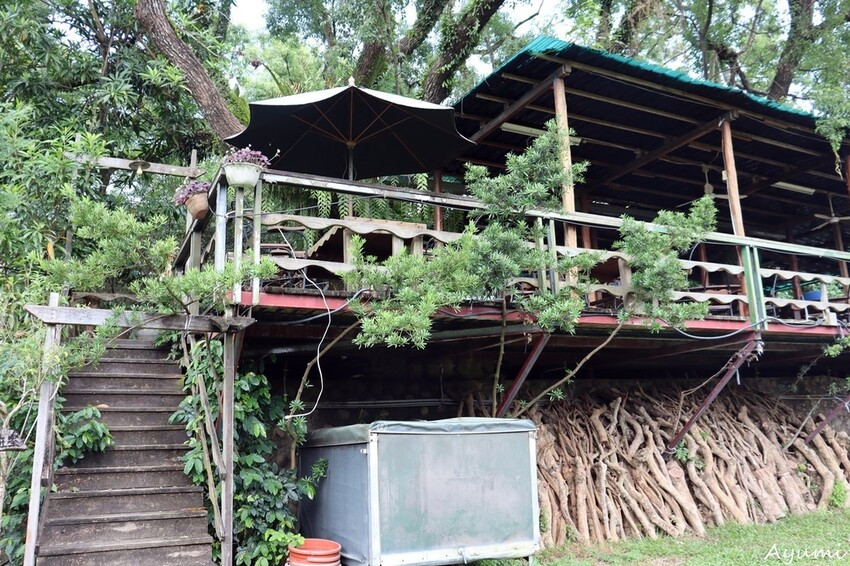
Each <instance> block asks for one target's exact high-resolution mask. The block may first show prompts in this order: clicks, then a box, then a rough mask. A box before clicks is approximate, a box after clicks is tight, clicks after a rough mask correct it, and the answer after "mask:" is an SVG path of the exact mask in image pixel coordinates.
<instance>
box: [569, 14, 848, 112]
mask: <svg viewBox="0 0 850 566" xmlns="http://www.w3.org/2000/svg"><path fill="white" fill-rule="evenodd" d="M566 14H567V16H568V17H569V18H570V19H571V20H572V21H573V22H574V24H575V27H574V29H573V33H574V34H575V37H574V38H569V39H575V40H576V41H578V42H580V43H584V44H586V45H593V46H596V47H600V48H602V49H606V50H608V51H611V52H614V53H619V54H622V55H626V56H629V57H637V58H639V59H646V60H650V61H653V62H656V63H660V64H663V65H667V66H674V67H678V68H679V69H681V70H684V71H686V72H688V73H690V74H692V75H695V76H700V77H701V78H704V79H708V80H713V81H717V82H721V83H724V84H728V85H730V86H736V87H739V88H741V89H743V90H746V91H749V92H751V93H753V94H758V95H761V96H767V97H769V98H772V99H774V100H778V101H782V102H787V103H790V104H795V103H796V104H801V105H802V106H803V107H805V108H808V109H811V108H812V107H813V106H814V107H815V108H817V109H819V110H821V111H822V112H826V113H828V114H830V115H831V116H832V118H833V122H832V124H835V123H838V124H839V125H840V126H844V125H846V122H847V121H846V118H845V116H847V115H850V108H848V103H847V101H846V99H847V97H846V95H845V93H846V92H847V87H848V86H850V72H848V65H847V63H848V53H850V2H847V1H846V0H778V1H775V2H774V1H764V0H699V1H695V0H590V1H586V0H570V2H569V4H568V5H567V8H566Z"/></svg>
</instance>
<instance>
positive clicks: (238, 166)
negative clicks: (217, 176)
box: [223, 163, 263, 189]
mask: <svg viewBox="0 0 850 566" xmlns="http://www.w3.org/2000/svg"><path fill="white" fill-rule="evenodd" d="M223 167H224V174H225V175H226V176H227V184H228V185H230V186H231V187H245V188H246V189H247V188H253V187H255V186H257V182H258V181H259V180H260V173H262V172H263V168H262V167H260V166H259V165H254V164H253V163H227V164H226V165H224V166H223Z"/></svg>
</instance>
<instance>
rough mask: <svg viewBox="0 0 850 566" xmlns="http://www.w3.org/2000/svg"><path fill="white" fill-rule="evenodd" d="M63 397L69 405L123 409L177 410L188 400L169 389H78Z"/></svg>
mask: <svg viewBox="0 0 850 566" xmlns="http://www.w3.org/2000/svg"><path fill="white" fill-rule="evenodd" d="M62 396H63V397H65V402H66V403H68V404H69V405H74V406H78V407H85V406H88V405H92V406H94V407H97V408H101V406H105V407H112V408H121V407H170V408H171V409H172V410H177V407H178V406H179V405H180V402H181V401H182V400H183V399H185V398H186V395H185V394H184V393H183V392H181V391H178V392H175V391H173V390H169V389H162V388H159V389H108V390H101V389H76V390H71V391H63V392H62Z"/></svg>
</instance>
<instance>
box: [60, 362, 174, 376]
mask: <svg viewBox="0 0 850 566" xmlns="http://www.w3.org/2000/svg"><path fill="white" fill-rule="evenodd" d="M79 371H80V372H83V373H95V374H101V373H105V374H114V373H145V374H150V373H171V374H173V373H180V364H178V363H177V362H174V361H164V360H144V359H141V360H140V359H136V358H126V359H121V358H101V359H100V360H98V361H97V363H95V364H87V365H85V366H83V367H81V368H80V369H79ZM74 373H75V372H71V375H74Z"/></svg>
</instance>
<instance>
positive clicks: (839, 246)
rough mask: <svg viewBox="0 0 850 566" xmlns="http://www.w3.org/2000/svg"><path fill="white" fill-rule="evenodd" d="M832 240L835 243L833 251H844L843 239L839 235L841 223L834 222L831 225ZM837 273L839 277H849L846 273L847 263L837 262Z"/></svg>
mask: <svg viewBox="0 0 850 566" xmlns="http://www.w3.org/2000/svg"><path fill="white" fill-rule="evenodd" d="M832 238H833V241H834V243H835V249H836V250H838V251H841V252H843V251H844V238H843V237H842V235H841V223H840V222H836V223H835V224H833V225H832ZM838 272H839V273H840V274H841V277H850V275H849V274H848V271H847V262H846V261H839V262H838Z"/></svg>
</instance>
